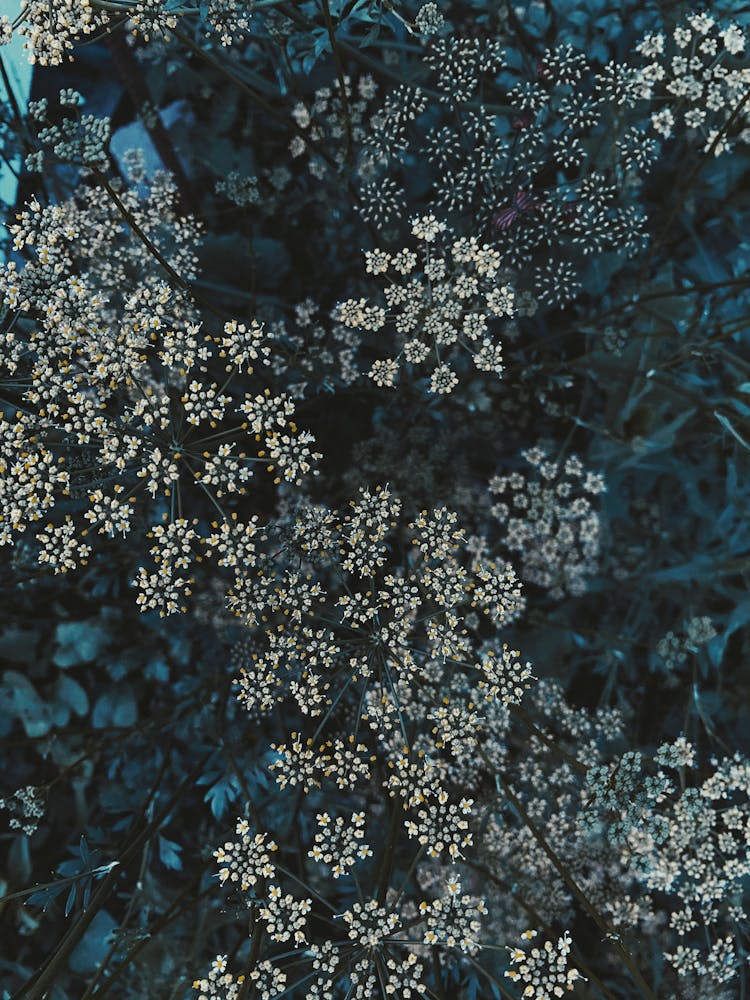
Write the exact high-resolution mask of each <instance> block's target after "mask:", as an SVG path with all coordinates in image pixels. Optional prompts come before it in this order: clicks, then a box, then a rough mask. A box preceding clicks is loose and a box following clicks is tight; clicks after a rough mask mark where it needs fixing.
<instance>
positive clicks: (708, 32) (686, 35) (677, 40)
mask: <svg viewBox="0 0 750 1000" xmlns="http://www.w3.org/2000/svg"><path fill="white" fill-rule="evenodd" d="M746 45H747V39H746V37H745V33H744V31H743V30H742V29H741V28H739V27H738V26H737V25H736V24H729V25H722V24H720V23H719V22H718V21H717V20H716V19H715V18H714V17H713V16H712V15H711V13H709V12H708V11H700V12H696V13H693V14H689V15H688V16H687V18H686V19H685V20H684V22H681V23H680V24H678V25H677V26H676V27H675V28H674V30H673V31H672V32H671V34H669V35H667V34H665V33H664V32H661V31H658V32H652V33H650V34H648V35H646V37H645V38H644V39H643V40H642V41H641V42H640V43H639V45H638V52H639V53H640V55H641V56H642V58H643V60H644V65H643V66H642V67H641V68H640V71H639V72H640V78H641V80H642V81H643V83H644V87H645V88H646V91H647V96H648V98H649V100H651V101H653V102H654V103H655V104H656V105H658V107H657V110H656V111H654V112H653V113H652V115H651V127H652V128H653V130H654V132H656V133H657V134H658V135H661V136H662V137H663V138H665V139H669V138H671V137H672V136H674V135H675V134H676V132H677V131H678V130H680V131H681V129H680V126H681V125H683V124H684V126H685V128H686V129H687V131H688V135H694V136H696V137H697V141H699V142H700V143H702V149H703V152H705V153H712V154H713V155H714V156H719V155H720V154H721V153H723V152H725V151H726V150H728V149H729V148H730V147H731V139H730V136H729V135H728V134H727V129H728V128H730V127H731V130H732V132H733V133H734V134H739V135H740V136H741V138H742V139H743V140H744V141H747V140H748V139H750V128H749V127H748V123H749V120H750V119H749V117H748V116H749V115H750V109H748V108H747V107H746V104H747V100H746V99H747V90H748V86H750V68H749V67H747V66H743V65H741V64H740V63H739V57H741V56H742V55H743V54H744V52H745V47H746Z"/></svg>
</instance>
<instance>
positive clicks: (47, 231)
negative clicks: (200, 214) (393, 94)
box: [0, 158, 319, 614]
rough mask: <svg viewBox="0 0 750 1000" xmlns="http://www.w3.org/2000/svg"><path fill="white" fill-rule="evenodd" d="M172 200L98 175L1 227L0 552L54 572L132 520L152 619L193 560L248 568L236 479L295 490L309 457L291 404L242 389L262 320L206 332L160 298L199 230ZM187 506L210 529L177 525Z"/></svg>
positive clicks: (184, 584)
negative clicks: (13, 256)
mask: <svg viewBox="0 0 750 1000" xmlns="http://www.w3.org/2000/svg"><path fill="white" fill-rule="evenodd" d="M133 166H134V170H135V172H136V174H137V173H138V170H139V161H138V160H137V158H136V159H135V160H134V161H133ZM113 195H114V197H113ZM175 195H176V192H175V189H174V186H173V184H172V183H171V181H170V179H169V178H168V177H167V176H166V175H160V174H157V175H156V176H155V178H154V179H153V180H152V182H151V183H150V185H148V186H147V187H146V190H145V193H144V192H143V191H142V190H141V192H140V193H139V191H138V190H137V189H136V188H125V187H123V186H118V185H117V184H116V182H114V181H113V182H112V185H110V187H109V190H108V189H106V188H103V187H99V186H94V185H89V186H87V187H83V188H81V189H80V190H79V191H78V192H77V193H76V195H75V196H74V197H73V198H71V199H69V200H67V201H64V202H59V203H54V204H51V205H47V206H44V207H43V206H42V205H41V204H40V203H39V202H38V201H36V200H32V201H31V202H30V203H29V205H28V206H27V207H26V209H25V210H24V211H22V212H20V213H19V215H18V217H17V221H16V223H15V224H14V225H13V226H12V227H11V235H12V237H13V241H14V245H15V247H16V249H17V250H18V251H19V253H20V254H21V255H22V257H23V261H24V263H23V265H22V266H19V265H18V264H17V263H16V261H9V262H7V263H6V264H5V265H4V267H3V268H2V271H0V293H1V294H2V296H3V298H4V301H5V304H6V306H7V307H8V308H9V309H11V310H12V311H13V312H14V313H16V314H17V315H16V322H15V323H14V324H12V325H11V326H9V328H8V331H7V332H6V333H5V334H4V343H3V347H4V354H3V358H2V363H1V365H2V368H1V369H0V381H1V382H3V383H5V384H6V385H7V387H8V388H7V390H6V393H5V395H6V398H9V399H10V400H11V401H13V402H12V405H13V403H14V404H15V405H14V409H15V413H14V415H12V416H10V415H8V416H5V417H4V418H3V419H2V421H0V469H1V470H2V485H1V487H0V503H1V504H2V513H3V516H2V522H3V530H2V536H0V537H1V540H2V543H3V544H12V542H13V538H14V536H16V535H18V534H21V533H25V532H26V531H27V529H30V530H32V531H33V532H34V534H35V535H36V538H37V541H38V542H39V552H38V558H39V561H40V562H42V563H44V564H46V565H48V566H49V567H50V568H52V569H53V570H54V571H55V572H67V571H68V570H71V569H74V568H75V567H76V566H78V565H80V564H84V563H85V562H86V561H87V559H88V558H89V556H90V553H91V550H92V545H93V544H94V540H95V537H96V536H97V535H105V536H118V535H119V536H121V537H125V536H127V535H129V534H130V533H131V532H133V531H134V530H136V529H138V530H140V528H141V525H142V524H143V523H144V521H145V523H146V524H150V525H151V526H152V527H151V529H150V532H149V537H150V538H151V539H153V545H152V547H151V550H150V551H151V554H152V556H153V558H154V562H155V568H154V569H153V570H151V569H147V568H146V567H141V568H140V570H139V572H138V576H137V577H136V585H137V587H138V589H139V596H138V603H139V605H140V606H141V608H142V609H144V610H146V609H151V608H154V609H158V610H159V611H160V612H161V613H163V614H170V613H172V612H174V611H178V610H181V609H184V607H185V605H184V597H185V595H187V594H188V593H189V591H190V583H191V576H190V571H191V567H192V566H193V564H194V563H195V562H196V561H199V560H200V558H202V556H205V555H208V556H215V557H217V559H218V562H219V565H222V566H228V567H232V566H233V565H234V564H235V563H236V561H237V560H238V559H239V558H240V557H241V558H242V559H243V560H245V562H246V564H247V563H248V561H252V558H253V551H254V545H253V543H252V541H251V538H252V536H253V535H254V534H255V532H256V531H257V530H259V529H258V526H257V519H256V521H253V522H250V523H246V524H242V523H238V521H237V515H236V513H234V512H233V511H232V510H231V503H232V501H233V498H234V497H237V496H242V495H244V494H246V493H247V490H248V482H249V480H250V479H251V477H252V476H253V475H254V474H255V473H256V472H261V473H262V474H264V475H268V474H270V475H271V477H272V478H273V479H274V481H275V482H276V483H280V482H282V481H283V482H286V483H292V484H295V483H299V482H300V480H301V479H302V478H303V477H304V476H306V475H307V474H308V473H309V472H311V471H312V469H313V466H314V464H315V462H316V460H317V458H318V457H319V456H318V455H317V453H316V452H314V450H313V444H314V439H313V437H312V435H311V434H310V433H308V432H306V431H301V430H299V429H298V428H297V425H296V424H295V422H294V419H293V417H294V411H295V406H294V404H293V402H292V401H291V400H290V399H289V398H288V397H287V396H286V395H285V394H284V393H277V394H272V393H271V391H270V390H269V389H268V388H263V383H262V381H261V382H260V383H259V384H258V383H257V381H256V380H255V379H252V378H251V376H253V373H254V369H255V368H256V367H257V366H262V365H264V364H265V363H266V362H267V360H268V355H269V350H270V349H269V345H268V338H267V336H266V334H265V333H264V331H263V329H262V327H261V326H260V325H259V324H257V323H256V322H254V321H251V322H248V323H245V322H237V321H234V320H232V321H228V322H226V323H225V324H224V327H223V330H222V332H220V333H218V334H207V333H204V332H202V330H201V324H200V320H199V317H198V315H197V313H196V309H195V305H194V303H193V302H192V301H191V296H190V294H189V293H187V292H186V291H183V290H182V289H181V288H178V289H177V290H175V289H174V288H173V287H170V284H169V278H170V275H171V273H178V274H180V275H181V276H182V280H183V281H188V280H190V279H192V278H193V277H194V276H195V274H196V257H195V254H196V248H197V244H198V241H199V236H200V232H199V228H198V226H197V225H196V223H195V222H194V221H193V220H191V219H190V218H187V217H180V216H179V215H178V214H177V213H176V209H175ZM155 255H156V256H157V257H159V258H161V260H159V259H155ZM162 260H163V262H164V265H165V266H166V268H168V269H169V270H168V271H167V272H166V273H165V266H163V265H162V262H161V261H162ZM136 276H137V277H136ZM254 385H257V388H253V386H254ZM196 495H199V496H200V497H201V498H202V501H207V502H208V503H209V504H210V507H211V510H212V511H213V513H214V514H216V513H218V514H219V515H220V520H219V521H216V522H215V523H214V524H213V525H211V524H210V523H206V522H201V523H198V521H197V519H195V518H189V517H187V516H186V513H187V511H188V510H189V509H190V505H191V503H192V500H191V498H192V497H194V496H196Z"/></svg>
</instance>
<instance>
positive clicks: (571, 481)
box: [490, 446, 605, 597]
mask: <svg viewBox="0 0 750 1000" xmlns="http://www.w3.org/2000/svg"><path fill="white" fill-rule="evenodd" d="M523 457H524V459H525V460H526V462H527V463H528V464H529V465H530V466H531V469H532V470H533V472H532V473H531V474H527V475H524V473H523V472H512V473H510V475H507V476H496V477H495V478H494V479H492V480H491V482H490V490H491V491H492V493H493V494H495V495H499V497H500V498H501V499H499V500H498V501H497V502H496V503H495V505H494V506H493V508H492V513H493V515H494V516H495V517H496V518H497V519H498V520H499V521H500V523H501V524H502V525H503V527H504V531H505V544H506V545H507V546H508V548H510V549H512V550H513V551H515V552H519V553H520V554H521V560H522V562H521V567H522V575H523V577H524V578H525V579H526V580H527V581H528V582H529V583H535V584H537V585H538V586H540V587H544V588H545V589H546V590H549V592H550V595H551V596H552V597H562V596H563V595H564V594H566V593H570V594H580V593H582V592H583V591H584V590H585V589H586V583H587V580H588V578H589V577H591V576H592V575H593V574H595V573H596V571H597V567H598V560H599V551H600V546H601V530H600V520H599V514H598V512H597V510H596V508H595V506H594V504H593V503H592V501H593V499H594V498H595V497H596V496H598V495H599V494H601V493H602V492H603V491H604V489H605V486H604V480H603V479H602V477H601V476H600V475H599V474H597V473H594V472H591V471H588V470H586V469H585V468H584V466H583V464H582V463H581V461H580V459H579V458H578V457H577V456H575V455H571V456H570V457H568V458H567V459H565V461H564V462H563V461H561V460H555V459H554V458H551V457H550V455H549V453H548V452H547V451H545V450H544V449H543V448H541V447H539V446H537V447H535V448H531V449H529V450H528V451H526V452H524V455H523Z"/></svg>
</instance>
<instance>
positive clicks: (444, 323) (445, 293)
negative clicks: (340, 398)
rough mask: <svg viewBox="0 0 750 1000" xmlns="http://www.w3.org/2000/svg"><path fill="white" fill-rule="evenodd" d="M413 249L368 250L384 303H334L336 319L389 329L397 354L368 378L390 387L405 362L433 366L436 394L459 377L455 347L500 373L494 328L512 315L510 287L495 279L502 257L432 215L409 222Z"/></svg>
mask: <svg viewBox="0 0 750 1000" xmlns="http://www.w3.org/2000/svg"><path fill="white" fill-rule="evenodd" d="M412 236H414V237H415V239H416V240H417V241H418V244H417V251H416V252H415V251H413V250H410V249H408V248H404V249H403V250H400V251H399V252H398V253H397V254H390V253H388V252H386V251H383V250H372V251H367V252H366V254H365V260H366V267H367V272H368V273H369V274H373V275H384V276H385V278H386V280H387V281H388V285H387V286H386V288H385V289H384V291H383V301H384V303H385V305H384V306H383V305H379V304H378V305H372V304H370V303H368V302H367V301H366V300H365V299H349V300H347V301H346V302H342V303H340V305H339V306H337V309H336V318H337V319H338V320H339V321H340V322H342V323H343V324H344V325H345V326H347V327H350V328H352V329H355V330H362V331H367V332H368V333H375V334H379V336H380V337H381V338H382V336H383V334H382V331H383V329H384V328H385V327H386V326H388V327H392V329H393V332H394V335H395V336H394V340H395V345H396V348H397V353H396V355H395V357H388V358H383V359H378V360H377V361H375V362H374V363H373V364H372V367H371V369H370V372H369V376H370V378H371V379H372V380H373V382H375V384H376V385H378V386H393V385H394V384H395V382H396V378H397V375H398V373H399V370H400V368H401V367H402V366H404V365H407V364H408V365H414V366H422V365H424V364H426V363H428V361H429V362H430V363H431V364H432V365H433V366H434V367H433V369H432V372H431V374H430V378H429V390H430V392H432V393H436V394H438V395H445V394H447V393H450V392H452V391H453V389H454V388H455V387H456V386H457V385H458V377H457V375H456V372H455V371H454V369H453V368H452V367H451V364H450V363H449V361H451V360H453V359H454V358H455V359H456V360H459V359H460V358H461V351H466V353H467V354H468V355H469V356H470V357H471V358H472V359H473V363H474V366H475V368H477V369H479V370H480V371H484V372H490V373H492V374H494V375H497V376H500V375H502V372H503V361H502V341H501V339H500V337H499V336H498V333H497V332H496V331H497V327H498V326H500V327H502V323H503V321H507V319H508V318H509V317H511V316H513V313H514V298H513V291H512V289H511V288H510V287H509V286H507V285H503V284H501V283H499V280H498V279H499V272H500V257H499V254H498V252H497V251H496V250H495V249H493V247H492V246H490V245H489V244H487V243H484V244H480V243H479V242H478V241H477V239H476V238H474V237H472V238H470V239H465V238H464V239H456V238H455V236H453V234H452V233H451V231H450V229H449V228H448V226H447V225H446V224H445V223H444V222H441V221H439V220H438V219H437V218H436V217H435V216H434V215H426V216H422V217H420V218H416V219H414V220H413V221H412Z"/></svg>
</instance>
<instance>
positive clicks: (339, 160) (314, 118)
mask: <svg viewBox="0 0 750 1000" xmlns="http://www.w3.org/2000/svg"><path fill="white" fill-rule="evenodd" d="M341 90H342V88H341V83H340V82H339V81H338V80H334V81H333V83H332V84H331V86H329V87H319V88H318V89H317V90H316V91H315V94H314V97H313V100H312V101H311V102H309V103H305V102H302V101H299V102H298V103H297V104H295V105H294V107H293V108H292V112H291V114H292V120H293V122H294V124H295V126H296V130H297V131H296V134H295V135H294V137H293V138H292V141H291V143H290V145H289V152H290V153H291V155H292V159H293V160H296V159H299V158H300V157H303V156H304V157H306V158H307V160H308V168H309V170H310V173H311V174H312V175H313V177H317V178H321V177H324V176H325V174H326V173H327V171H328V170H329V169H330V167H331V166H332V165H333V166H335V167H337V168H340V167H342V166H343V164H344V163H346V161H347V159H348V158H350V157H351V156H352V155H353V150H354V148H355V146H356V147H359V145H360V144H361V143H362V140H363V139H364V135H365V126H364V122H365V116H366V115H367V113H368V110H369V107H370V104H371V102H372V100H373V99H374V97H375V94H376V93H377V84H376V83H375V81H374V79H373V78H372V77H371V76H367V75H365V76H361V77H359V79H358V80H357V83H356V90H355V86H354V84H353V82H352V80H351V78H350V77H349V76H345V77H344V78H343V97H342V93H341ZM332 148H333V150H334V152H333V153H332V152H331V150H332Z"/></svg>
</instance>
